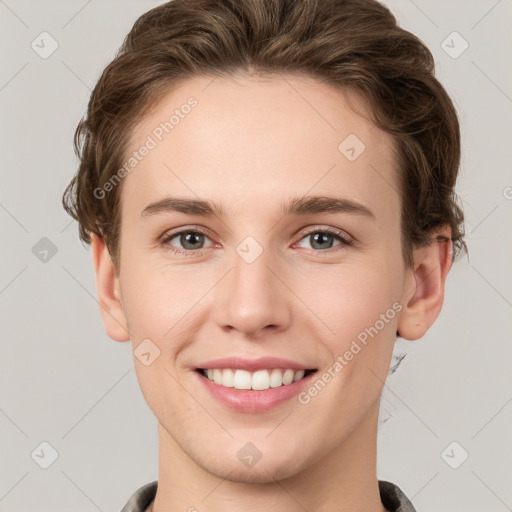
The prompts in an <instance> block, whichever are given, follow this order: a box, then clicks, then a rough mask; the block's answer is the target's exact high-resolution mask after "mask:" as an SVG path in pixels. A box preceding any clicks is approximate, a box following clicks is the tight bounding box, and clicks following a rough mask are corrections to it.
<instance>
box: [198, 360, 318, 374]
mask: <svg viewBox="0 0 512 512" xmlns="http://www.w3.org/2000/svg"><path fill="white" fill-rule="evenodd" d="M197 368H201V369H209V368H212V369H215V368H219V369H220V368H234V369H240V370H247V371H256V370H263V369H267V368H268V369H272V368H291V369H292V370H313V369H314V367H312V366H305V365H303V364H300V363H297V362H295V361H291V360H290V359H281V358H279V357H260V358H259V359H245V358H243V357H223V358H221V359H210V360H209V361H204V362H203V363H201V364H199V365H198V367H197Z"/></svg>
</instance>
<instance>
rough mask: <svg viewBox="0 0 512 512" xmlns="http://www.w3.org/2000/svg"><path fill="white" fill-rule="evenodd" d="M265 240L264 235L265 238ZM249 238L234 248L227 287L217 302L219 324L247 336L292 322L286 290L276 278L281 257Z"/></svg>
mask: <svg viewBox="0 0 512 512" xmlns="http://www.w3.org/2000/svg"><path fill="white" fill-rule="evenodd" d="M262 236H263V235H262ZM269 238H270V237H265V242H263V243H260V242H259V241H258V240H256V238H255V237H253V236H248V237H246V238H244V239H243V240H242V242H240V243H239V244H238V246H236V247H235V250H234V251H233V255H232V259H231V262H230V263H231V264H230V267H232V270H231V272H230V273H229V275H228V276H226V279H225V283H224V285H223V287H222V289H221V290H219V293H220V294H221V295H222V297H221V298H220V297H219V299H220V300H216V304H217V321H218V322H219V324H220V325H223V326H227V325H229V326H232V327H234V328H236V329H237V330H240V331H243V332H244V333H245V334H254V333H255V332H256V331H258V330H259V329H262V328H264V327H266V326H269V325H272V326H274V328H278V327H283V326H284V325H285V324H286V323H287V322H288V319H289V304H288V301H287V298H286V287H285V286H283V284H282V283H281V282H280V280H279V279H278V278H277V277H276V275H275V273H278V272H279V271H278V269H279V267H280V265H279V261H278V259H279V258H278V255H277V254H274V253H273V250H272V249H271V248H270V247H269V246H268V244H267V242H268V240H269Z"/></svg>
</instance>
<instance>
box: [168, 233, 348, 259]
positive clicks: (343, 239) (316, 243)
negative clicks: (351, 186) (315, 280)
mask: <svg viewBox="0 0 512 512" xmlns="http://www.w3.org/2000/svg"><path fill="white" fill-rule="evenodd" d="M175 239H176V241H177V242H175V243H178V244H180V245H181V248H180V247H176V246H175V245H173V244H172V243H171V242H172V241H173V240H175ZM333 239H334V240H337V241H338V242H339V243H338V244H336V245H334V247H340V249H342V248H343V247H345V246H349V245H351V244H352V243H353V240H352V239H351V238H349V237H348V236H347V235H346V234H345V233H344V232H343V231H339V230H336V229H331V228H318V227H317V228H314V229H312V230H310V231H308V232H307V233H305V234H303V236H302V238H301V239H300V241H302V240H309V242H310V244H311V250H313V251H315V252H326V250H328V249H331V248H333ZM205 240H210V238H209V236H208V234H207V233H206V232H203V231H201V230H199V229H197V228H196V229H182V230H181V231H175V232H172V233H169V234H167V235H165V236H164V238H163V240H162V242H161V243H162V245H164V247H165V248H166V249H169V250H171V251H172V252H175V253H177V254H183V255H185V256H194V255H195V254H197V251H200V250H201V249H205V248H207V247H204V242H205ZM210 241H211V240H210ZM299 243H300V242H299ZM214 245H215V244H213V243H212V245H211V246H210V247H213V246H214Z"/></svg>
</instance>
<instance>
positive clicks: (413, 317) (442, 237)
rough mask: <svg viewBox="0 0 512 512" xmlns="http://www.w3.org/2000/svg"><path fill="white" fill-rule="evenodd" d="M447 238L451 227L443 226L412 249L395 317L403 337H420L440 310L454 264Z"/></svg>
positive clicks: (450, 245) (449, 235)
mask: <svg viewBox="0 0 512 512" xmlns="http://www.w3.org/2000/svg"><path fill="white" fill-rule="evenodd" d="M450 237H451V230H450V228H449V227H446V228H444V229H443V230H441V231H438V232H436V233H435V236H434V237H432V239H431V240H430V244H429V245H427V246H423V247H418V248H416V249H415V250H414V266H413V268H411V269H410V270H408V271H407V272H408V273H409V275H408V277H407V279H406V280H405V283H406V284H405V287H404V290H403V294H402V296H403V298H404V300H403V309H402V311H401V314H400V318H399V320H398V331H399V332H400V337H402V338H405V339H408V340H416V339H418V338H421V337H422V336H424V335H425V333H426V332H427V331H428V329H429V328H430V327H431V326H432V324H433V323H434V321H435V320H436V318H437V317H438V316H439V313H440V312H441V308H442V306H443V300H444V287H445V282H446V277H447V275H448V272H449V271H450V268H451V265H452V263H453V245H452V241H451V238H450Z"/></svg>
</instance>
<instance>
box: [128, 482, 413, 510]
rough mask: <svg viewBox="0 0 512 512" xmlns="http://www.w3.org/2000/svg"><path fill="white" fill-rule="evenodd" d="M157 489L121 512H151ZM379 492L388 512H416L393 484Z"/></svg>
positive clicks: (135, 497)
mask: <svg viewBox="0 0 512 512" xmlns="http://www.w3.org/2000/svg"><path fill="white" fill-rule="evenodd" d="M157 487H158V480H155V481H154V482H150V483H148V484H145V485H143V486H142V487H140V488H139V489H137V490H136V491H135V492H134V493H133V494H132V496H131V497H130V499H129V500H128V502H127V503H126V505H125V506H124V507H123V509H122V510H121V512H151V510H152V509H153V501H154V499H155V495H156V489H157ZM379 492H380V499H381V501H382V504H383V505H384V506H385V507H386V509H387V510H389V512H416V509H415V508H414V507H413V505H412V503H411V502H410V501H409V499H408V498H407V496H406V495H405V494H404V492H403V491H402V490H401V489H400V487H398V485H396V484H394V483H393V482H388V481H386V480H379Z"/></svg>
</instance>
